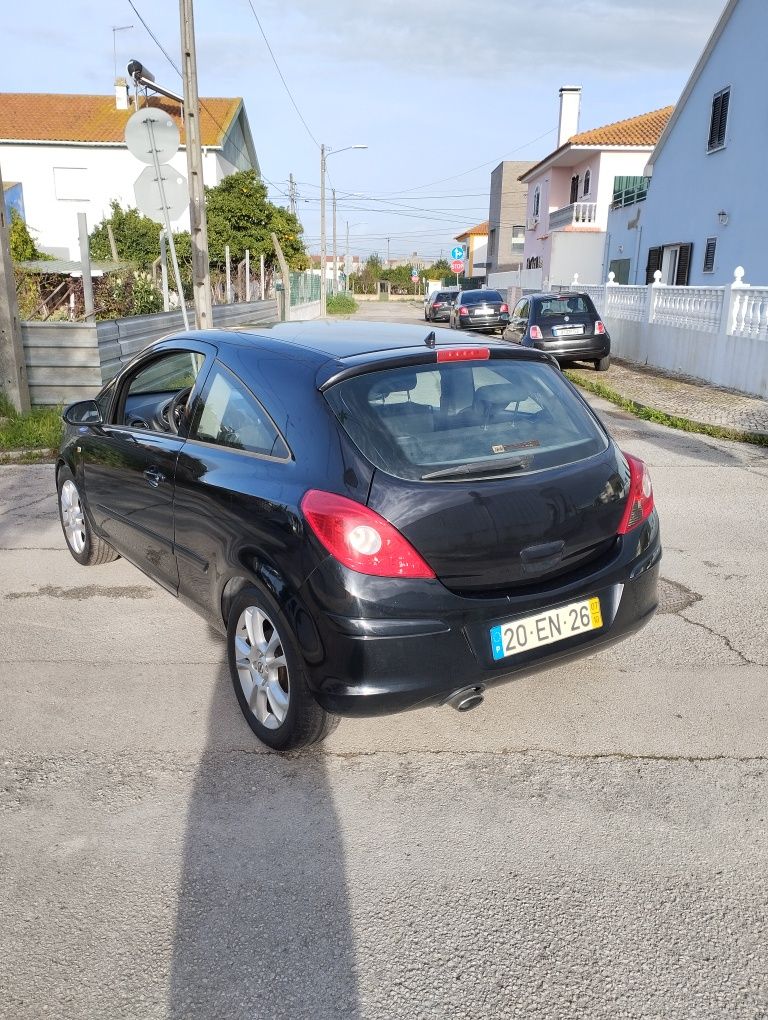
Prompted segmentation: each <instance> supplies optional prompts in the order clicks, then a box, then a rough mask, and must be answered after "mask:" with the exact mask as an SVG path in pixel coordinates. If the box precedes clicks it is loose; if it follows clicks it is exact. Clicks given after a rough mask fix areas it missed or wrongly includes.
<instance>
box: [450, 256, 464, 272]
mask: <svg viewBox="0 0 768 1020" xmlns="http://www.w3.org/2000/svg"><path fill="white" fill-rule="evenodd" d="M451 272H452V273H463V272H464V260H463V259H454V260H453V262H451Z"/></svg>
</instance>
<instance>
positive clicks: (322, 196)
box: [320, 145, 327, 319]
mask: <svg viewBox="0 0 768 1020" xmlns="http://www.w3.org/2000/svg"><path fill="white" fill-rule="evenodd" d="M326 302H327V298H326V294H325V145H321V146H320V318H321V319H322V318H325V315H326Z"/></svg>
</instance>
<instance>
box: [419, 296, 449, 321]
mask: <svg viewBox="0 0 768 1020" xmlns="http://www.w3.org/2000/svg"><path fill="white" fill-rule="evenodd" d="M456 294H457V291H455V290H436V291H434V292H433V293H432V294H430V295H429V297H428V298H427V301H426V303H425V305H424V318H425V319H426V320H427V322H448V320H449V319H450V317H451V302H452V301H453V299H454V298H455V297H456Z"/></svg>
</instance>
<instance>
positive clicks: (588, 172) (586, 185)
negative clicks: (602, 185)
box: [582, 170, 592, 198]
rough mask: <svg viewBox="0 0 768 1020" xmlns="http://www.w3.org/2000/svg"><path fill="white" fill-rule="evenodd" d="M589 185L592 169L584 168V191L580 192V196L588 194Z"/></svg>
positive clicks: (590, 185)
mask: <svg viewBox="0 0 768 1020" xmlns="http://www.w3.org/2000/svg"><path fill="white" fill-rule="evenodd" d="M591 187H592V171H591V170H585V171H584V191H583V192H582V197H584V198H586V197H587V195H588V194H589V189H590V188H591Z"/></svg>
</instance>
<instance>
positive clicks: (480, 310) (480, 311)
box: [474, 308, 493, 315]
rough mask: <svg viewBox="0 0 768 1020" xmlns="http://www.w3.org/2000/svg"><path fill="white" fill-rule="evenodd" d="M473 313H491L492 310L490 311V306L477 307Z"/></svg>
mask: <svg viewBox="0 0 768 1020" xmlns="http://www.w3.org/2000/svg"><path fill="white" fill-rule="evenodd" d="M474 314H475V315H493V312H492V311H491V309H490V308H478V309H477V310H476V311H475V312H474Z"/></svg>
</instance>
